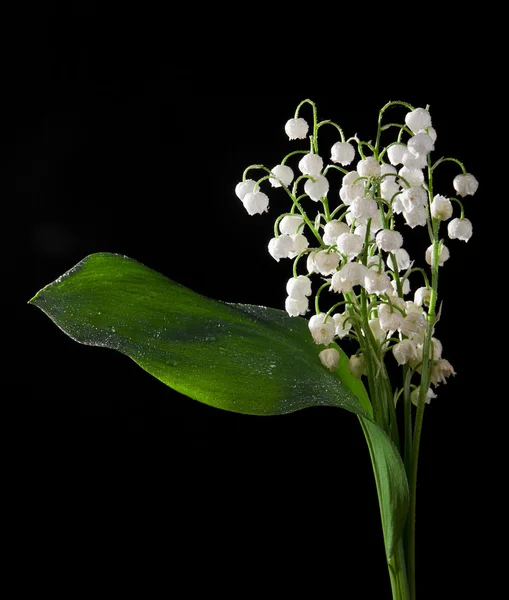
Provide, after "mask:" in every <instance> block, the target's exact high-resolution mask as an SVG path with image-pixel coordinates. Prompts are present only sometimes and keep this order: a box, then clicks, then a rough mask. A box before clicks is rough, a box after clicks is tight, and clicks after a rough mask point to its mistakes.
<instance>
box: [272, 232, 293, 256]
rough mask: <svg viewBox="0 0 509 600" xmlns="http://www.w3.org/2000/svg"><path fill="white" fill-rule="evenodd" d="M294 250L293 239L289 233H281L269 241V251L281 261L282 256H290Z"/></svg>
mask: <svg viewBox="0 0 509 600" xmlns="http://www.w3.org/2000/svg"><path fill="white" fill-rule="evenodd" d="M292 250H293V240H292V238H291V237H290V236H289V235H280V236H279V237H277V238H272V239H271V240H270V241H269V253H270V255H271V256H272V258H274V259H275V260H277V262H279V260H280V259H281V258H288V254H289V253H290V252H292Z"/></svg>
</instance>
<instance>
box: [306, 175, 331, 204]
mask: <svg viewBox="0 0 509 600" xmlns="http://www.w3.org/2000/svg"><path fill="white" fill-rule="evenodd" d="M328 191H329V182H328V180H327V177H325V176H324V175H318V177H316V181H312V180H311V179H308V180H307V181H306V183H305V184H304V192H305V193H306V194H307V195H308V196H309V197H310V198H311V200H314V201H315V202H318V201H319V200H321V199H322V198H323V197H325V196H327V192H328Z"/></svg>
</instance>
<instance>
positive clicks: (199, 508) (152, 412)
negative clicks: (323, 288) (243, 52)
mask: <svg viewBox="0 0 509 600" xmlns="http://www.w3.org/2000/svg"><path fill="white" fill-rule="evenodd" d="M83 10H84V11H85V13H86V10H85V9H83ZM78 16H79V17H80V19H85V18H88V19H91V18H92V17H93V11H92V15H90V14H89V15H83V14H79V15H78ZM87 23H88V21H87ZM83 30H86V28H83ZM83 30H82V29H78V28H76V29H75V28H73V27H68V28H66V29H65V30H61V31H59V34H60V35H59V36H57V37H53V33H54V26H52V24H51V22H49V21H48V22H45V23H44V25H43V26H42V27H35V26H34V29H33V30H31V36H30V40H31V44H30V47H28V48H26V49H25V50H24V51H23V49H21V48H20V50H19V54H18V56H17V61H18V62H17V66H15V67H14V70H13V81H14V82H15V85H12V86H10V88H9V89H10V93H9V94H8V102H9V109H8V111H7V114H8V115H9V118H8V120H7V127H6V128H5V130H4V136H3V144H2V146H3V150H5V160H4V167H2V168H3V169H4V173H5V177H3V180H4V182H6V184H7V186H10V185H11V184H12V185H13V190H12V191H10V190H9V192H8V193H9V194H12V195H11V196H10V198H12V199H13V200H12V202H11V200H10V199H8V200H7V202H6V204H7V206H6V208H7V218H6V220H5V221H4V223H5V235H4V241H5V242H6V250H7V252H8V254H7V256H8V259H7V260H6V261H5V270H6V275H7V279H8V280H9V281H12V282H14V283H15V293H14V294H12V295H9V298H5V301H6V303H7V304H8V305H9V308H10V310H12V314H13V315H14V316H13V318H12V321H11V322H9V323H7V328H8V329H11V328H12V330H13V331H14V332H15V333H16V334H17V335H16V338H15V339H14V338H13V342H12V344H13V346H12V348H13V352H14V353H15V354H16V356H22V357H23V358H22V360H21V361H20V363H21V365H22V367H21V368H20V369H19V373H18V370H17V369H16V368H15V369H13V371H12V379H13V387H12V389H13V390H14V393H13V397H14V398H16V404H17V408H20V409H21V412H22V417H21V419H20V421H19V431H20V432H21V433H22V436H20V438H22V439H26V438H25V435H26V432H25V425H26V423H28V422H29V421H30V423H31V424H34V423H35V424H36V428H35V431H36V433H35V435H34V438H33V439H31V440H28V444H27V446H25V447H24V448H23V452H26V455H27V468H28V471H27V472H28V473H29V475H28V479H29V481H30V482H31V483H32V484H33V488H34V492H35V490H37V497H38V498H39V501H41V504H40V506H44V507H51V508H47V510H49V511H50V513H51V521H52V523H53V524H54V529H53V535H54V536H55V537H56V539H59V540H65V543H63V544H62V548H64V549H65V548H68V549H72V552H73V553H76V554H74V555H75V556H77V557H78V558H77V565H78V566H79V565H81V567H83V568H84V571H80V573H81V576H82V577H83V579H84V580H85V581H86V582H93V581H94V580H95V578H97V577H100V576H102V575H104V574H106V573H113V572H115V573H117V574H118V576H119V577H120V578H121V579H122V580H123V581H127V580H128V576H127V574H126V573H125V572H124V571H123V570H122V569H123V567H122V565H124V559H123V558H120V557H123V556H124V554H123V553H124V551H126V552H127V554H130V555H131V560H134V564H135V565H136V564H137V565H138V567H137V568H136V569H135V570H136V571H137V570H138V569H141V564H142V563H144V562H145V561H147V560H148V561H149V562H152V569H153V575H154V576H156V575H159V576H162V578H163V580H164V582H165V583H164V585H165V586H167V589H168V591H170V592H171V591H174V589H175V586H177V583H176V581H177V579H179V578H180V577H182V576H185V577H187V579H186V582H187V585H188V586H189V589H190V590H197V589H198V586H204V587H206V588H207V589H209V590H215V591H221V592H226V591H232V592H234V593H235V595H236V597H244V596H246V595H247V594H248V593H252V592H254V590H255V589H257V586H259V589H260V590H262V591H263V590H264V589H267V588H268V586H269V583H270V585H271V586H272V587H271V588H270V589H271V590H272V589H274V591H277V590H278V589H279V590H281V591H286V592H288V595H289V594H290V593H294V592H295V591H303V590H304V589H307V586H310V587H309V589H310V590H311V591H310V595H311V597H313V598H321V597H326V596H327V594H326V593H325V591H324V590H329V589H336V590H346V589H348V590H354V589H356V590H359V589H362V590H363V591H362V592H359V591H357V594H358V595H356V596H351V597H359V598H363V597H368V596H369V595H370V594H371V593H373V592H376V593H377V597H379V598H389V597H390V587H389V582H388V575H387V572H386V567H385V565H384V550H383V543H382V534H381V528H380V523H379V515H378V508H377V499H376V490H375V486H374V482H373V477H372V472H371V465H370V461H369V456H368V452H367V449H366V447H365V442H364V440H363V436H362V432H361V430H360V427H359V426H358V423H357V421H356V418H355V417H354V416H353V415H350V414H348V413H346V412H344V411H337V410H333V409H329V408H317V409H307V410H305V411H302V412H299V413H295V414H292V415H286V416H282V417H273V418H261V417H252V416H245V415H236V414H230V413H227V412H223V411H219V410H216V409H213V408H210V407H208V406H204V405H201V404H199V403H197V402H195V401H193V400H190V399H188V398H186V397H184V396H181V395H179V394H178V393H176V392H174V391H172V390H170V389H168V388H166V387H165V386H164V385H163V384H162V383H160V382H159V381H157V380H155V379H153V378H151V377H150V376H149V375H148V374H147V373H145V372H144V371H142V370H141V369H139V368H138V367H137V366H136V365H135V364H134V363H133V362H132V361H130V359H128V358H126V357H124V356H122V355H120V354H116V353H115V352H113V351H110V350H106V349H103V348H91V347H86V346H80V345H78V344H76V343H75V342H73V341H72V340H70V339H69V338H67V337H66V336H65V335H64V334H63V333H62V332H61V331H60V330H58V329H57V328H56V327H55V326H54V325H53V323H51V321H50V320H49V319H48V318H46V317H45V316H44V315H43V314H42V313H41V312H40V311H38V310H37V309H36V308H35V307H32V306H28V305H26V302H27V301H28V299H29V298H31V297H32V296H33V295H34V294H35V293H36V292H37V290H39V289H40V288H41V287H42V286H44V285H46V284H47V283H49V282H50V281H52V280H54V279H55V278H56V277H57V276H58V275H60V274H62V273H63V272H64V271H66V270H67V269H69V268H70V267H72V266H73V265H74V264H75V263H77V262H78V261H79V260H81V259H82V258H83V257H84V256H86V255H88V254H90V253H93V252H99V251H108V252H118V253H122V254H126V255H128V256H130V257H132V258H135V259H137V260H139V261H140V262H142V263H144V264H146V265H147V266H149V267H151V268H153V269H155V270H158V271H160V272H162V273H164V274H165V275H167V276H168V277H170V278H171V279H174V280H175V281H178V282H179V283H181V284H183V285H186V286H188V287H191V288H192V289H194V290H195V291H197V292H199V293H201V294H204V295H206V296H209V297H212V298H216V299H219V300H224V301H229V302H242V303H251V304H260V305H265V306H271V307H275V308H283V307H284V298H285V290H284V287H285V282H286V279H287V278H288V277H289V276H290V271H289V264H288V263H285V261H281V262H280V263H276V262H275V261H274V260H273V259H272V258H271V257H270V256H269V254H268V252H267V251H266V246H267V243H268V240H269V239H270V237H272V227H273V220H274V219H275V218H276V216H277V215H278V214H279V212H282V211H283V210H286V205H285V204H284V200H283V195H282V192H281V191H280V190H279V192H280V193H273V194H271V198H273V200H272V201H271V210H270V212H269V214H268V215H263V216H259V215H257V216H254V217H249V216H248V215H247V213H246V212H245V210H244V208H243V207H242V204H241V203H240V201H239V200H238V199H237V198H236V196H235V194H234V187H235V184H236V183H237V181H239V180H240V179H241V177H242V172H243V170H244V168H245V167H246V166H248V165H249V164H252V163H257V162H262V163H264V164H265V165H266V166H273V165H275V164H277V163H278V162H279V161H280V160H281V158H282V157H283V156H284V155H285V154H286V153H287V152H289V151H290V150H291V149H293V148H297V147H301V146H298V142H293V144H294V145H293V146H292V145H291V143H289V142H288V140H287V138H286V135H285V133H284V129H283V127H284V123H285V122H286V120H287V119H288V118H290V117H291V116H293V112H294V110H295V107H296V105H297V104H298V103H299V102H300V101H301V100H302V99H304V98H305V97H310V98H312V99H313V100H314V101H315V102H316V103H317V105H318V110H319V118H331V119H333V120H335V121H337V122H338V123H339V124H340V125H341V126H342V127H343V129H344V130H345V133H346V135H347V136H350V135H353V134H354V133H358V135H359V136H360V137H361V139H374V136H375V135H376V118H377V114H378V110H379V108H380V107H381V106H382V105H383V104H385V102H387V101H388V100H391V99H401V100H405V101H407V102H409V103H412V104H415V105H416V106H424V105H426V104H430V105H431V114H432V117H433V125H434V126H435V128H436V130H437V132H438V140H437V144H436V152H435V156H437V157H438V156H451V155H452V156H455V157H457V158H458V159H460V160H462V161H463V162H464V163H465V164H466V166H467V170H469V171H471V172H472V173H474V174H475V176H476V177H477V178H478V179H479V181H480V188H479V191H478V192H477V194H476V196H474V197H473V198H472V197H467V198H466V199H465V208H466V216H467V217H468V218H470V219H471V220H472V222H473V223H474V236H473V238H472V240H471V241H470V242H469V243H468V244H464V243H461V242H459V241H452V242H450V243H449V244H448V245H449V248H450V250H451V259H450V261H449V262H448V263H447V264H446V265H445V267H444V268H443V270H442V271H441V280H440V297H441V299H442V300H443V301H444V305H443V317H442V321H441V322H440V323H439V325H438V328H437V337H439V339H441V340H442V342H443V344H444V356H445V357H446V358H448V359H449V360H450V361H451V362H452V364H453V365H454V368H455V369H456V371H457V373H458V374H457V376H456V378H453V379H451V380H450V381H449V383H448V384H447V386H441V387H440V388H439V390H438V398H437V399H436V400H434V401H433V403H432V405H431V406H430V407H429V408H428V409H427V410H426V415H425V427H424V434H423V441H422V451H421V466H420V476H419V497H418V529H417V531H418V542H417V547H418V550H417V551H418V565H419V571H418V578H419V586H420V587H421V589H422V590H425V589H433V587H434V586H435V585H436V583H435V582H436V580H437V579H438V578H439V577H441V573H442V572H443V571H444V570H445V569H448V571H449V576H448V577H449V578H450V579H449V581H451V582H454V581H455V579H456V577H460V576H462V575H461V573H460V568H459V567H454V565H452V564H451V563H450V562H448V556H449V554H450V548H452V547H454V548H455V552H458V544H459V546H461V545H462V539H463V538H462V536H463V535H464V533H463V525H464V518H465V517H464V515H463V514H460V513H458V511H457V506H458V502H459V498H461V499H462V502H464V501H465V496H466V495H467V494H468V493H469V491H470V486H469V482H468V479H467V466H466V464H467V463H468V462H469V461H470V459H474V456H475V454H476V452H477V450H476V449H475V448H473V447H472V444H471V433H470V429H471V422H470V421H469V419H471V416H470V415H471V411H472V410H473V409H474V407H475V405H476V403H477V401H478V399H479V397H480V395H481V392H480V390H481V383H482V382H481V381H480V380H479V377H478V375H477V373H476V371H475V368H474V362H475V356H474V353H473V349H472V335H473V333H475V332H474V331H473V330H472V326H471V325H470V326H468V327H466V326H465V323H466V322H470V321H469V319H470V318H471V317H470V316H469V315H470V314H471V312H470V311H471V288H472V271H473V270H477V272H478V273H482V266H481V263H480V255H481V248H482V247H483V244H485V243H486V240H488V237H489V232H488V231H487V228H486V227H485V225H484V224H483V222H482V220H481V217H482V211H481V208H480V207H481V206H482V205H483V204H484V203H486V201H487V200H486V198H483V194H484V193H485V191H484V190H485V189H487V188H486V186H485V181H486V180H487V179H488V177H487V171H488V169H487V163H486V158H485V156H484V154H483V152H482V145H481V134H480V130H479V125H480V123H481V121H482V119H483V116H484V114H485V113H484V110H485V107H484V106H483V105H482V104H480V103H479V101H478V100H477V99H476V98H475V97H474V96H473V95H472V94H471V95H470V96H469V97H468V98H463V100H462V101H461V102H457V101H455V102H451V98H450V96H449V95H448V94H447V93H444V92H441V91H440V88H438V89H437V88H433V93H432V94H431V93H430V92H429V89H430V88H429V86H428V87H426V85H425V84H424V83H423V84H422V86H420V87H419V86H418V87H417V88H416V89H415V91H414V90H412V89H411V88H409V89H408V93H406V94H405V93H404V92H403V91H401V92H400V89H402V88H401V87H400V86H395V88H394V91H391V88H390V86H388V92H387V93H385V92H383V91H382V90H380V89H379V91H378V92H377V93H373V92H370V93H359V92H358V91H356V93H346V92H344V91H341V90H339V89H338V90H335V89H334V88H333V87H332V88H331V93H330V95H326V94H323V95H322V92H323V90H317V91H318V92H319V93H315V90H314V89H313V87H312V86H307V87H305V88H302V89H299V90H297V91H296V93H294V94H293V93H291V94H286V95H279V94H277V93H273V92H277V91H280V90H281V89H283V88H282V86H280V87H273V88H271V87H270V86H268V85H258V83H257V80H256V78H254V82H253V81H252V80H249V79H248V78H246V79H241V80H240V81H237V82H236V83H235V84H234V85H233V84H232V85H230V86H227V85H224V83H223V82H222V81H220V80H219V79H218V78H216V79H215V78H214V74H213V72H210V73H207V72H205V73H201V74H200V77H197V76H196V73H195V72H192V71H189V72H186V71H185V69H178V68H177V67H178V65H177V63H178V61H174V62H171V61H168V62H165V61H159V60H156V59H154V57H152V58H151V60H147V59H146V58H145V57H144V56H143V55H140V54H139V53H138V52H136V51H134V50H131V51H130V52H129V51H122V52H121V51H120V45H119V49H118V52H117V51H116V50H115V48H113V50H111V51H110V52H109V53H107V54H105V53H104V47H105V43H106V42H105V38H106V36H100V39H101V42H98V43H92V42H90V40H89V39H88V38H87V36H86V35H85V34H84V32H83ZM96 41H97V39H96ZM106 45H107V44H106ZM253 77H254V76H253ZM263 77H264V78H265V79H267V77H268V76H267V74H264V76H263ZM288 89H291V87H289V88H288ZM355 89H356V90H358V88H355ZM259 90H260V91H265V92H266V93H265V94H264V95H263V94H262V95H258V94H256V93H254V92H256V91H259ZM251 91H253V93H251ZM216 92H227V93H226V95H218V94H216ZM230 92H234V93H230ZM237 92H243V93H241V94H238V93H237ZM395 94H397V95H395ZM392 110H394V113H393V114H394V115H395V117H394V118H395V120H401V119H402V118H403V115H404V111H400V112H398V109H392ZM303 115H304V116H307V117H308V119H309V120H311V115H310V114H309V113H308V114H307V115H306V111H304V113H303ZM396 115H398V119H396ZM327 136H330V144H331V145H332V143H333V142H334V141H336V139H335V137H334V133H333V130H332V129H331V131H330V132H327V133H325V130H324V134H323V141H322V144H324V145H326V144H327V139H328V137H327ZM327 158H328V157H327ZM457 172H458V171H457V169H456V168H455V167H454V166H453V165H447V166H444V167H443V175H442V177H443V179H440V177H439V176H437V182H438V185H440V187H439V188H438V189H437V190H436V191H437V192H439V193H444V194H452V193H453V188H452V183H451V182H452V178H453V177H454V176H455V175H456V174H457ZM331 179H332V178H331ZM338 182H339V179H338ZM483 228H484V231H483ZM402 232H403V234H404V235H406V236H407V237H409V236H413V235H414V232H415V230H414V231H411V230H409V229H408V228H405V227H402ZM419 260H420V259H419ZM478 276H482V275H478ZM20 324H21V325H20ZM20 330H21V332H22V335H20V333H19V332H20ZM17 367H19V363H18V365H17ZM37 423H39V424H40V426H39V427H37ZM43 423H44V425H43ZM27 447H28V450H27ZM62 490H65V492H64V493H62ZM56 497H58V501H56ZM36 514H37V515H38V516H39V517H40V518H41V521H44V520H45V515H46V508H44V509H40V511H38V512H37V513H36ZM445 525H447V529H444V526H445ZM32 526H33V528H34V531H38V530H39V527H40V528H41V529H42V530H43V531H44V535H42V534H41V536H39V535H37V534H34V536H35V539H36V545H37V546H38V545H39V543H40V544H41V552H42V549H43V548H44V543H43V542H44V539H47V538H46V537H45V536H47V535H48V531H47V530H46V529H45V525H41V523H40V522H38V519H37V518H35V519H34V521H33V523H32ZM65 530H66V531H65ZM84 530H88V533H84ZM438 530H440V531H441V533H440V536H439V535H438V533H437V531H438ZM55 532H58V533H55ZM54 539H55V538H53V540H54ZM437 540H439V542H437ZM119 542H120V543H119ZM77 548H81V550H77ZM432 553H433V554H434V559H433V561H432V560H431V558H430V556H431V555H432ZM63 554H65V553H63ZM155 556H157V557H158V558H155ZM62 560H64V559H63V558H62ZM117 563H120V567H119V564H117ZM117 569H119V570H117ZM133 569H134V567H133ZM455 569H457V571H456V570H455ZM83 573H86V577H85V576H84V575H83ZM45 577H48V578H49V580H50V581H51V575H48V574H47V573H46V575H45ZM80 581H81V579H80ZM451 585H453V583H451ZM340 596H341V594H340ZM348 597H350V596H348ZM422 597H426V596H425V595H424V593H423V596H422ZM436 597H438V596H436ZM440 597H442V596H440ZM443 597H446V596H445V595H444V596H443Z"/></svg>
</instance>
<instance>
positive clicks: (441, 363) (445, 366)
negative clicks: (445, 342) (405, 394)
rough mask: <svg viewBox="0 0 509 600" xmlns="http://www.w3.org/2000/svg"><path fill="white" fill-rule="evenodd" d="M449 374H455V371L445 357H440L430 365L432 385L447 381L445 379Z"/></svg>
mask: <svg viewBox="0 0 509 600" xmlns="http://www.w3.org/2000/svg"><path fill="white" fill-rule="evenodd" d="M451 375H456V373H455V372H454V369H453V366H452V365H451V363H450V362H449V361H448V360H445V358H440V359H439V360H437V361H436V362H435V363H434V364H433V366H432V367H431V374H430V379H431V383H432V384H433V385H438V384H439V383H447V381H446V380H447V378H448V377H450V376H451Z"/></svg>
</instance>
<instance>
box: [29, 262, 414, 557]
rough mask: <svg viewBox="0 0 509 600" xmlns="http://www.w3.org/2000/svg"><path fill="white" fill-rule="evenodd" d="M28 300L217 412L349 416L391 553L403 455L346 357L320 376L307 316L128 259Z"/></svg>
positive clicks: (401, 502) (402, 495) (402, 505)
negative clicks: (214, 294) (365, 453)
mask: <svg viewBox="0 0 509 600" xmlns="http://www.w3.org/2000/svg"><path fill="white" fill-rule="evenodd" d="M30 302H31V303H33V304H35V305H36V306H38V307H39V308H40V309H41V310H43V311H44V312H45V313H46V314H47V315H48V316H49V317H50V318H51V319H52V320H53V321H54V322H55V324H56V325H58V327H60V328H61V329H62V330H63V331H64V332H65V333H66V334H67V335H69V336H70V337H71V338H73V339H74V340H76V341H77V342H80V343H82V344H88V345H93V346H106V347H108V348H113V349H115V350H118V351H119V352H122V353H123V354H126V355H127V356H129V357H131V358H132V359H133V360H134V361H135V362H136V363H137V364H138V365H140V366H141V367H142V368H143V369H145V370H146V371H148V372H149V373H150V374H152V375H153V376H155V377H157V378H158V379H160V380H161V381H162V382H164V383H165V384H167V385H168V386H170V387H172V388H174V389H175V390H177V391H179V392H182V393H184V394H186V395H188V396H190V397H191V398H195V399H196V400H199V401H200V402H204V403H206V404H210V405H212V406H215V407H217V408H222V409H225V410H230V411H234V412H240V413H246V414H253V415H276V414H285V413H289V412H293V411H296V410H299V409H302V408H305V407H309V406H319V405H329V406H337V407H341V408H345V409H347V410H349V411H351V412H353V413H355V414H357V415H358V416H359V417H360V418H361V420H362V423H363V429H364V431H365V433H366V431H367V432H368V434H367V439H368V440H371V446H372V448H374V449H375V450H376V453H377V454H376V465H377V466H376V470H377V471H378V472H379V476H378V479H377V488H378V491H379V497H380V502H381V504H382V520H383V523H384V528H385V529H386V531H388V530H390V531H391V534H390V535H389V536H387V533H386V548H387V553H388V555H389V556H390V555H391V554H392V548H393V547H394V544H395V543H396V542H397V539H398V538H399V536H400V534H401V531H402V526H403V525H402V521H403V522H404V517H405V514H406V502H407V495H408V491H407V488H406V479H404V478H405V473H404V468H403V465H402V462H401V459H400V457H399V454H398V452H397V450H396V448H395V447H394V446H393V444H392V443H391V441H390V440H389V438H388V437H387V435H386V434H385V433H384V432H383V431H382V430H381V429H380V428H379V427H378V426H377V425H375V424H374V423H372V421H371V419H372V410H371V405H370V403H369V399H368V396H367V394H366V391H365V389H364V386H363V385H362V383H361V382H360V381H359V380H356V379H355V378H353V376H352V375H351V374H350V372H349V370H348V359H347V358H346V356H345V355H344V353H342V354H341V363H340V367H339V369H338V371H337V373H331V372H330V371H328V370H327V369H326V368H325V367H324V366H323V365H322V364H321V362H320V360H319V357H318V354H319V352H320V348H319V347H318V346H317V345H316V344H315V343H314V342H313V340H312V339H311V336H310V335H309V329H308V326H307V321H306V320H305V319H302V318H300V317H297V318H292V317H289V316H288V315H287V314H286V313H285V312H284V311H280V310H275V309H271V308H265V307H260V306H249V305H239V304H226V303H223V302H218V301H215V300H210V299H208V298H205V297H203V296H200V295H199V294H197V293H195V292H193V291H191V290H189V289H187V288H185V287H183V286H181V285H179V284H177V283H175V282H173V281H171V280H169V279H167V278H166V277H164V276H163V275H161V274H159V273H157V272H156V271H153V270H152V269H149V268H148V267H145V266H144V265H142V264H141V263H139V262H137V261H135V260H132V259H130V258H127V257H125V256H121V255H118V254H107V253H100V254H92V255H90V256H88V257H86V258H85V259H83V260H82V261H81V262H79V263H78V264H77V265H76V266H75V267H74V268H72V269H71V270H70V271H68V272H67V273H65V274H64V275H62V276H61V277H59V278H58V279H57V280H56V281H54V282H53V283H51V284H49V285H47V286H46V287H45V288H43V289H42V290H40V291H39V292H38V293H37V294H36V296H35V297H34V298H32V300H31V301H30ZM345 361H346V362H345ZM342 379H344V380H345V381H344V382H342ZM378 481H380V482H381V485H379V484H378ZM403 481H404V484H403ZM384 506H385V508H384Z"/></svg>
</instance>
